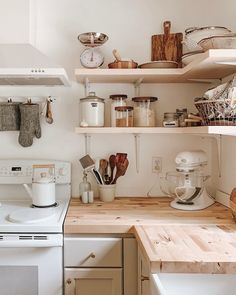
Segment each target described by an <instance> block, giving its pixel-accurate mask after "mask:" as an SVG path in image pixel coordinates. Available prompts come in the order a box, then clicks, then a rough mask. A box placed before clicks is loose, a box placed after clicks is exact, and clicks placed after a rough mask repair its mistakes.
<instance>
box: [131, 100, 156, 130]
mask: <svg viewBox="0 0 236 295" xmlns="http://www.w3.org/2000/svg"><path fill="white" fill-rule="evenodd" d="M132 100H133V101H134V126H135V127H155V125H156V122H155V121H156V118H155V110H154V102H155V101H157V97H153V96H143V97H141V96H140V97H133V98H132Z"/></svg>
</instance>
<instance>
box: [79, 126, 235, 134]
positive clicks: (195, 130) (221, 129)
mask: <svg viewBox="0 0 236 295" xmlns="http://www.w3.org/2000/svg"><path fill="white" fill-rule="evenodd" d="M75 132H76V133H78V134H202V135H204V134H205V135H207V134H213V135H214V134H216V135H217V134H218V135H232V136H236V126H200V127H178V128H166V127H128V128H122V127H76V129H75Z"/></svg>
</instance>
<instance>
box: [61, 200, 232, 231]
mask: <svg viewBox="0 0 236 295" xmlns="http://www.w3.org/2000/svg"><path fill="white" fill-rule="evenodd" d="M171 200H172V199H171V198H166V197H159V198H147V197H142V198H141V197H140V198H139V197H132V198H127V197H121V198H116V199H115V200H114V201H113V202H110V203H103V202H101V201H98V200H96V201H95V202H94V203H92V204H83V203H81V201H80V199H77V198H76V199H72V200H71V202H70V206H69V210H68V213H67V216H66V220H65V224H64V232H65V234H81V233H88V234H90V233H92V234H112V233H113V234H125V233H133V226H136V225H158V224H235V222H234V220H233V218H232V213H231V210H230V209H229V208H227V207H225V206H223V205H221V204H219V203H215V204H213V205H212V206H210V207H209V208H207V209H205V210H200V211H191V212H190V211H181V210H177V209H173V208H171V207H170V206H169V204H170V202H171Z"/></svg>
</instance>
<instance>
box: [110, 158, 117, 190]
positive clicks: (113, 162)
mask: <svg viewBox="0 0 236 295" xmlns="http://www.w3.org/2000/svg"><path fill="white" fill-rule="evenodd" d="M109 165H110V168H111V176H110V182H109V184H110V183H112V181H113V172H114V169H115V167H116V156H115V155H110V158H109Z"/></svg>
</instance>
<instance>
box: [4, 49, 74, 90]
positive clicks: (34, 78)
mask: <svg viewBox="0 0 236 295" xmlns="http://www.w3.org/2000/svg"><path fill="white" fill-rule="evenodd" d="M3 85H5V86H7V85H8V86H69V85H70V83H69V80H68V77H67V74H66V71H65V70H64V69H63V68H62V67H60V66H58V65H55V64H53V63H52V62H51V61H50V59H49V58H48V57H47V56H46V55H44V54H43V53H41V52H40V51H39V50H38V49H36V48H35V47H33V46H32V45H30V44H0V86H3Z"/></svg>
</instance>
